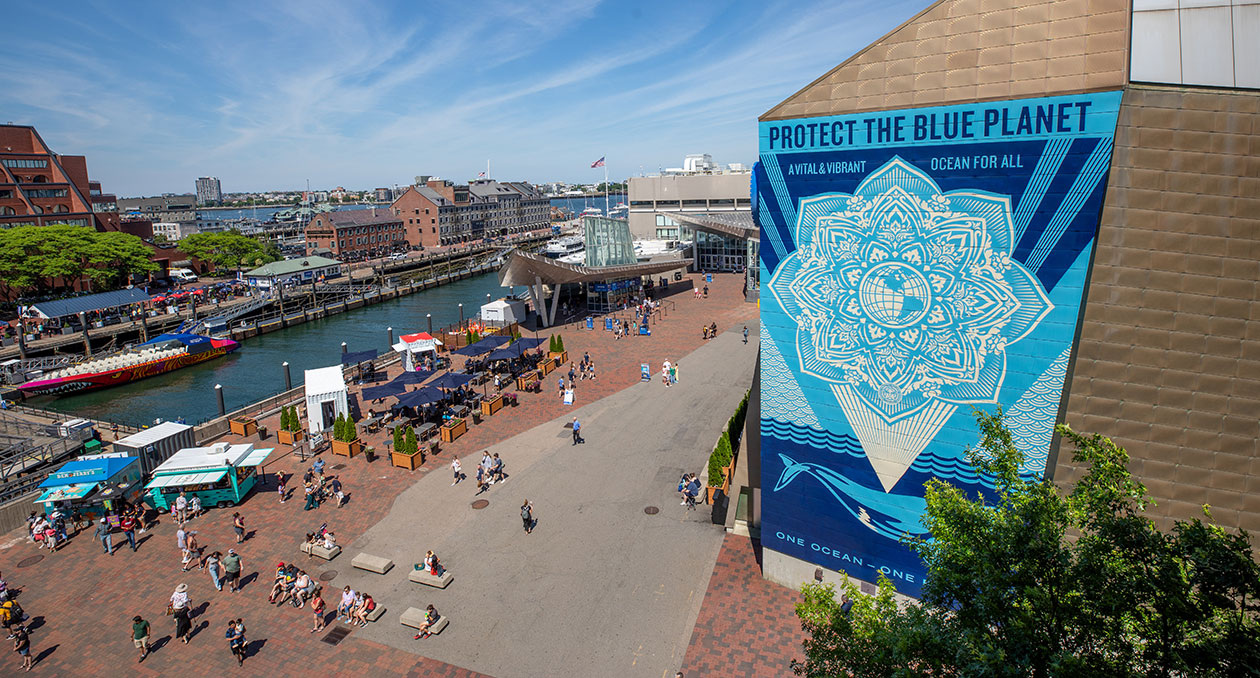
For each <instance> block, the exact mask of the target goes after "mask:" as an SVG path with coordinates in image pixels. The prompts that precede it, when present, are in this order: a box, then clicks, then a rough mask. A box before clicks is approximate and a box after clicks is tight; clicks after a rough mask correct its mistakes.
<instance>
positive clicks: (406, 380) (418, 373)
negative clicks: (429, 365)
mask: <svg viewBox="0 0 1260 678" xmlns="http://www.w3.org/2000/svg"><path fill="white" fill-rule="evenodd" d="M434 374H437V373H436V372H434V371H432V370H411V371H408V372H403V373H402V374H400V375H398V376H396V377H394V379H393V380H392V381H390V382H389V383H391V384H422V383H424V380H425V379H428V378H429V377H431V376H433V375H434Z"/></svg>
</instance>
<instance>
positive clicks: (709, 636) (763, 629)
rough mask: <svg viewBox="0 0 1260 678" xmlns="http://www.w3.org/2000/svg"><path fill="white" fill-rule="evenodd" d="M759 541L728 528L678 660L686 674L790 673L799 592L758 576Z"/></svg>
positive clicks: (796, 645) (797, 645) (708, 677)
mask: <svg viewBox="0 0 1260 678" xmlns="http://www.w3.org/2000/svg"><path fill="white" fill-rule="evenodd" d="M760 552H761V543H760V542H759V541H758V540H753V539H749V538H747V537H739V536H736V535H733V534H727V535H726V540H725V541H724V542H723V543H722V552H721V553H720V554H719V555H718V559H717V563H716V564H715V565H714V567H713V575H712V576H711V577H710V578H709V589H708V591H706V592H705V594H704V603H703V605H701V607H700V616H699V617H698V618H697V619H696V627H695V630H694V631H692V634H691V644H690V645H689V646H688V647H687V657H686V659H685V660H684V661H683V673H684V675H686V676H687V678H718V677H719V676H721V677H726V678H733V677H735V676H757V677H759V678H760V677H763V676H765V677H768V676H791V675H795V674H793V673H792V666H791V661H792V660H793V659H798V660H799V659H803V658H804V655H803V653H802V651H801V643H802V642H803V641H804V640H805V632H804V631H802V630H801V623H800V620H799V619H798V618H797V616H796V608H795V606H796V603H797V602H799V601H800V593H799V592H797V591H794V590H792V589H789V588H787V587H784V586H779V585H778V584H775V583H773V582H770V581H767V580H765V579H763V578H762V577H761V562H760Z"/></svg>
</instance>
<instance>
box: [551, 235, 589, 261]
mask: <svg viewBox="0 0 1260 678" xmlns="http://www.w3.org/2000/svg"><path fill="white" fill-rule="evenodd" d="M585 251H586V241H585V240H583V239H582V238H580V237H578V236H576V235H570V236H565V237H563V238H556V239H555V240H551V241H549V242H548V243H547V246H546V247H544V248H543V251H542V255H543V256H544V257H547V258H548V259H559V258H561V257H568V256H571V255H574V254H579V253H582V252H585Z"/></svg>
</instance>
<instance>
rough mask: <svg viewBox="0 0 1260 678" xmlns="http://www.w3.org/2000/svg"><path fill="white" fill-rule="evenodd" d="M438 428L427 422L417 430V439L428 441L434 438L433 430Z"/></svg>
mask: <svg viewBox="0 0 1260 678" xmlns="http://www.w3.org/2000/svg"><path fill="white" fill-rule="evenodd" d="M436 428H437V425H436V424H434V423H433V422H431V421H426V422H424V423H423V424H420V425H419V426H417V427H416V428H415V431H416V437H417V438H419V439H420V440H428V439H429V438H431V437H433V430H434V429H436Z"/></svg>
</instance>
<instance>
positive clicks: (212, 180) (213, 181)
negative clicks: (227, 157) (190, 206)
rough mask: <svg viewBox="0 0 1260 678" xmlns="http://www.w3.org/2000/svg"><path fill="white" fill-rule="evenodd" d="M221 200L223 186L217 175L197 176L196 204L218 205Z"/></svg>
mask: <svg viewBox="0 0 1260 678" xmlns="http://www.w3.org/2000/svg"><path fill="white" fill-rule="evenodd" d="M221 202H223V187H222V186H220V185H219V178H218V177H198V178H197V204H198V205H218V204H219V203H221Z"/></svg>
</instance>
